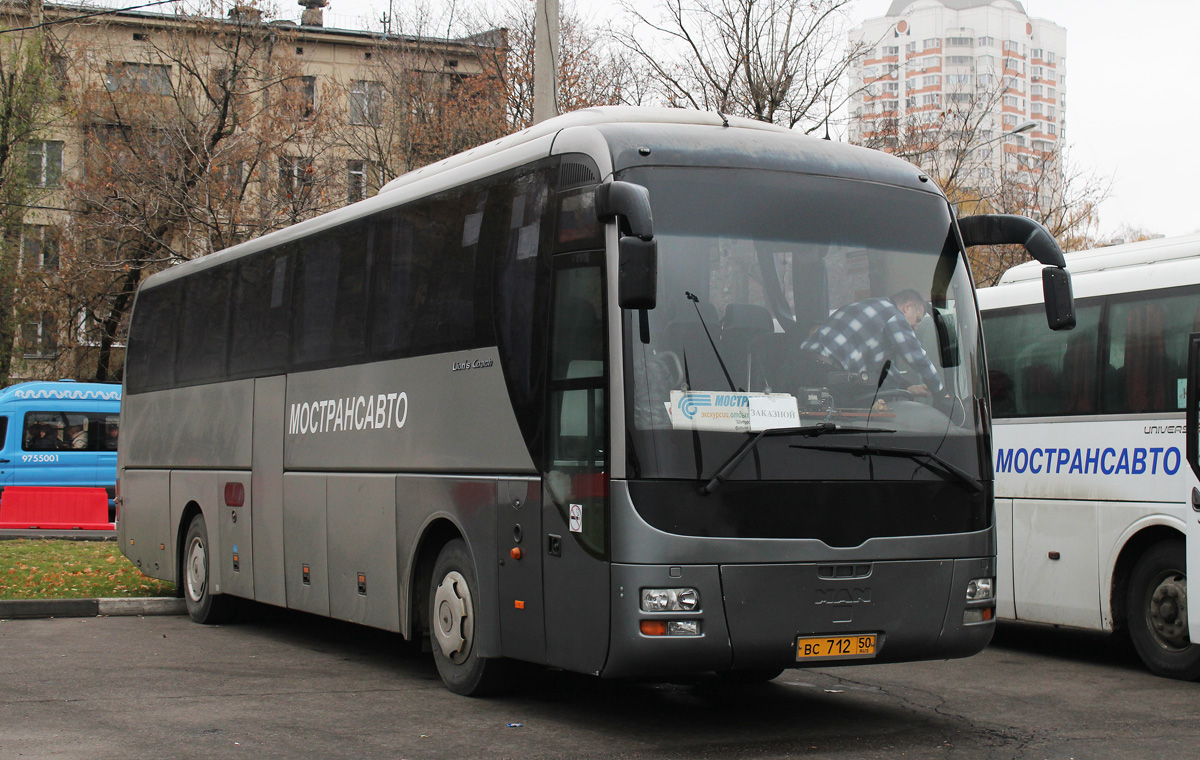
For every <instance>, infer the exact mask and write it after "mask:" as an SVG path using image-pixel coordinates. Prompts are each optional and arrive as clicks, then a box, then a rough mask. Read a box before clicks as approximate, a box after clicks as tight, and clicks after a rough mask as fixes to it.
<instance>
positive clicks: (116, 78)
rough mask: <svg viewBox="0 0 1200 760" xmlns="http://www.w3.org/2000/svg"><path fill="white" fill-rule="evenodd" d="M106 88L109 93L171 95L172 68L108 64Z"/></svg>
mask: <svg viewBox="0 0 1200 760" xmlns="http://www.w3.org/2000/svg"><path fill="white" fill-rule="evenodd" d="M104 87H105V89H107V90H108V91H109V92H117V91H121V92H142V93H146V94H149V95H170V94H171V67H170V66H165V65H160V64H154V63H131V62H129V61H114V62H110V63H109V64H108V69H107V71H106V73H105V77H104Z"/></svg>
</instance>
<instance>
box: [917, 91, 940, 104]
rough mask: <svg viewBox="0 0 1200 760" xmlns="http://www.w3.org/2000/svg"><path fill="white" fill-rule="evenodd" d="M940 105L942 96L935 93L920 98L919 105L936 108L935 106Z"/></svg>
mask: <svg viewBox="0 0 1200 760" xmlns="http://www.w3.org/2000/svg"><path fill="white" fill-rule="evenodd" d="M941 103H942V96H941V95H939V94H938V93H936V92H932V93H929V94H928V95H923V96H921V105H923V106H936V105H941Z"/></svg>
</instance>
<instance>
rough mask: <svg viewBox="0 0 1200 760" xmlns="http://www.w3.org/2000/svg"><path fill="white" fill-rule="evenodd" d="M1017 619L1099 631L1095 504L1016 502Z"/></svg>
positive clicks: (1040, 501) (1098, 570) (1014, 587)
mask: <svg viewBox="0 0 1200 760" xmlns="http://www.w3.org/2000/svg"><path fill="white" fill-rule="evenodd" d="M1012 542H1013V546H1014V553H1013V558H1012V568H1013V589H1014V591H1015V595H1016V600H1017V602H1016V607H1017V610H1016V612H1017V618H1018V619H1019V620H1025V621H1029V622H1034V623H1057V624H1059V625H1072V626H1078V627H1081V628H1095V629H1099V628H1100V627H1101V623H1100V593H1099V589H1100V577H1099V574H1100V568H1099V564H1098V559H1097V557H1096V553H1097V536H1096V503H1095V502H1086V501H1065V500H1064V501H1059V500H1043V499H1013V537H1012Z"/></svg>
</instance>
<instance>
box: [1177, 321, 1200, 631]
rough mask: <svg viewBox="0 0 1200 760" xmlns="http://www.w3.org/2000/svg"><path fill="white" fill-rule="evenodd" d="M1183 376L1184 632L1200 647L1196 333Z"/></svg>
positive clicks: (1199, 336)
mask: <svg viewBox="0 0 1200 760" xmlns="http://www.w3.org/2000/svg"><path fill="white" fill-rule="evenodd" d="M1187 366H1188V372H1187V446H1186V448H1187V460H1188V465H1190V466H1188V467H1184V468H1181V469H1182V470H1183V473H1184V476H1185V477H1184V479H1183V484H1182V485H1183V488H1184V489H1185V491H1184V493H1185V494H1186V497H1185V500H1184V501H1185V503H1186V504H1188V505H1189V506H1190V507H1191V509H1190V510H1187V512H1186V514H1187V535H1186V536H1185V544H1186V546H1187V554H1186V563H1187V569H1188V584H1187V585H1188V596H1190V597H1191V598H1192V603H1191V604H1189V605H1188V632H1189V635H1190V637H1191V640H1192V643H1193V644H1200V424H1198V418H1200V414H1198V412H1200V333H1193V334H1192V336H1191V338H1190V339H1189V340H1188V364H1187Z"/></svg>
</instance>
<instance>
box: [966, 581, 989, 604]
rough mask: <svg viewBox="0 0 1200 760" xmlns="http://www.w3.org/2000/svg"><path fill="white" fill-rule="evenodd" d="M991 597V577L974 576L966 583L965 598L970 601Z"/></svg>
mask: <svg viewBox="0 0 1200 760" xmlns="http://www.w3.org/2000/svg"><path fill="white" fill-rule="evenodd" d="M991 598H992V579H991V578H976V579H974V580H972V581H971V582H970V583H968V584H967V599H969V600H970V601H972V602H978V601H982V600H984V599H991Z"/></svg>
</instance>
